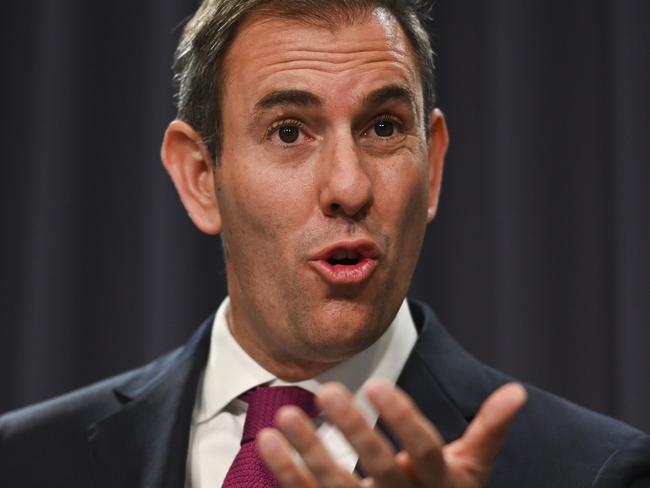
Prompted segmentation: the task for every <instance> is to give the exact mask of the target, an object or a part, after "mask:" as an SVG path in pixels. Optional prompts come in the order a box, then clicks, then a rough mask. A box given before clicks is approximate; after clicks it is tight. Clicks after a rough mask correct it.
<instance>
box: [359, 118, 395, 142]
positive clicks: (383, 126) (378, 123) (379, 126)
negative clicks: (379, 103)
mask: <svg viewBox="0 0 650 488" xmlns="http://www.w3.org/2000/svg"><path fill="white" fill-rule="evenodd" d="M405 130H406V129H405V127H404V124H402V122H401V121H400V119H398V118H397V117H395V116H394V115H390V114H381V115H379V116H378V117H376V118H375V120H374V121H373V122H372V123H371V125H370V126H369V127H368V128H367V129H366V130H365V131H364V132H363V134H362V135H363V136H365V137H368V136H371V137H377V138H379V139H393V138H395V137H398V136H399V135H400V134H404V132H405Z"/></svg>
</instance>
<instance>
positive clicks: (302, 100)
mask: <svg viewBox="0 0 650 488" xmlns="http://www.w3.org/2000/svg"><path fill="white" fill-rule="evenodd" d="M322 104H323V102H322V101H321V99H320V98H318V97H317V96H316V95H314V94H313V93H310V92H308V91H303V90H273V91H271V92H269V93H267V94H266V95H264V96H263V97H262V98H260V99H259V100H258V101H257V103H256V104H255V110H256V111H262V110H270V109H272V108H275V107H278V106H280V107H284V106H287V105H298V106H302V107H310V106H311V107H320V106H321V105H322Z"/></svg>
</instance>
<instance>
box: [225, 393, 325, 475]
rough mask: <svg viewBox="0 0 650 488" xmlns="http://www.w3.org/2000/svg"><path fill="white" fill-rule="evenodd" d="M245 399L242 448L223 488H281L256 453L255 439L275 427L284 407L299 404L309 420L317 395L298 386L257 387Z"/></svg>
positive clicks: (242, 397) (313, 412)
mask: <svg viewBox="0 0 650 488" xmlns="http://www.w3.org/2000/svg"><path fill="white" fill-rule="evenodd" d="M240 398H241V399H242V400H244V401H245V402H248V411H247V412H246V421H245V422H244V433H243V435H242V439H241V448H240V449H239V452H238V453H237V456H236V457H235V460H234V461H233V462H232V464H231V465H230V469H229V470H228V473H226V478H225V479H224V481H223V485H222V488H279V486H280V485H279V484H278V482H277V481H276V479H275V477H274V476H273V475H272V474H271V472H270V471H269V470H268V469H267V468H266V466H264V462H263V461H262V459H261V458H260V457H259V455H258V453H257V448H256V446H255V436H257V433H258V432H259V431H260V430H262V429H264V428H266V427H272V426H273V417H274V416H275V413H276V412H277V411H278V409H279V408H280V407H282V406H283V405H296V406H298V407H300V408H302V409H303V410H304V411H305V413H306V414H307V415H308V416H309V417H314V416H315V415H316V414H317V413H318V412H317V411H316V406H315V405H314V394H313V393H311V392H309V391H307V390H303V389H302V388H299V387H297V386H258V387H257V388H255V389H254V390H250V391H248V392H246V393H244V394H243V395H242V396H241V397H240Z"/></svg>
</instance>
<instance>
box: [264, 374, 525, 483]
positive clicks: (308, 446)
mask: <svg viewBox="0 0 650 488" xmlns="http://www.w3.org/2000/svg"><path fill="white" fill-rule="evenodd" d="M365 390H366V393H367V396H368V399H369V400H370V402H371V403H372V404H373V406H374V407H375V408H376V409H377V411H378V412H379V415H380V417H381V419H382V421H383V422H384V424H385V425H386V426H387V427H388V428H389V429H390V430H391V431H392V432H393V433H394V434H395V435H396V437H397V438H398V439H399V441H400V443H401V445H402V446H403V450H402V451H400V452H399V453H395V452H394V450H393V448H392V447H391V446H390V444H389V443H388V441H387V440H386V439H385V438H384V436H383V435H382V434H381V433H380V432H378V431H377V430H376V429H373V428H372V427H371V426H370V425H368V423H367V422H366V420H365V418H364V417H363V415H362V414H361V412H360V411H359V410H358V408H357V407H356V405H355V404H354V402H353V398H352V395H351V394H350V392H349V391H348V390H347V389H346V388H345V387H344V386H342V385H340V384H338V383H329V384H327V385H324V386H323V388H322V389H321V391H320V392H319V394H318V397H317V398H318V403H319V405H320V407H321V408H322V410H323V413H324V414H325V416H326V417H327V418H328V419H329V421H330V422H331V423H332V424H334V425H335V426H336V427H337V428H338V429H339V430H340V431H341V432H342V433H343V434H344V435H345V437H346V438H347V440H348V442H349V443H350V445H352V447H354V449H355V450H356V451H357V453H358V455H359V462H360V463H361V465H362V466H363V469H364V471H365V472H366V473H367V474H368V476H369V477H368V478H366V479H363V480H362V479H360V478H359V477H357V476H356V475H354V474H353V473H349V472H347V471H346V470H343V469H342V468H340V467H339V466H338V465H337V464H336V462H335V461H334V460H333V459H332V458H331V456H330V455H329V453H328V452H327V450H326V449H325V446H324V445H323V444H322V443H321V441H320V439H319V438H318V436H317V435H316V431H315V429H314V427H313V424H312V423H311V421H310V420H309V419H308V418H307V417H306V415H305V414H304V413H303V412H302V411H301V410H300V409H299V408H297V407H283V408H282V409H281V410H280V411H279V412H278V414H277V417H276V425H277V429H265V430H263V431H262V432H260V434H259V436H258V438H257V442H258V448H259V451H260V455H261V457H262V459H263V460H264V462H265V463H266V464H267V466H268V467H269V469H270V470H271V472H272V473H273V474H274V475H275V477H276V478H277V479H278V481H279V482H280V484H281V485H282V486H283V487H284V488H317V487H368V486H371V487H376V488H384V487H386V488H388V487H390V488H395V487H399V488H402V487H432V488H434V487H435V488H479V487H483V486H485V485H486V483H487V481H488V479H489V476H490V473H491V471H492V467H493V465H494V461H495V459H496V456H497V454H498V452H499V449H500V448H501V445H502V444H503V441H504V440H505V437H506V434H507V431H508V428H509V426H510V424H511V423H512V421H513V419H514V418H515V415H516V414H517V412H518V411H519V410H520V409H521V407H522V406H523V405H524V403H525V402H526V391H525V389H524V388H523V387H522V386H521V385H519V384H516V383H509V384H507V385H504V386H502V387H501V388H499V389H498V390H496V391H495V392H494V393H492V395H490V396H489V397H488V398H487V399H486V400H485V402H484V403H483V405H482V406H481V408H480V410H479V412H478V414H477V415H476V417H475V418H474V420H473V421H472V422H471V423H470V425H469V426H468V428H467V430H466V431H465V433H464V434H463V436H462V437H461V438H460V439H458V440H456V441H454V442H452V443H450V444H447V445H445V444H444V442H443V439H442V437H441V436H440V434H439V433H438V431H437V430H436V429H435V427H434V426H433V425H432V424H431V423H430V422H429V421H428V420H427V419H426V418H425V417H424V415H423V414H422V413H421V412H420V411H419V410H418V408H417V407H416V405H415V404H414V402H413V401H412V400H411V398H410V397H409V396H408V395H406V393H404V392H403V391H401V390H400V389H399V388H394V387H393V386H392V385H390V384H388V383H387V382H385V381H382V380H376V379H373V380H370V381H369V382H368V384H367V385H366V388H365ZM296 452H297V454H298V455H299V456H300V458H302V462H298V460H297V459H296V456H295V453H296Z"/></svg>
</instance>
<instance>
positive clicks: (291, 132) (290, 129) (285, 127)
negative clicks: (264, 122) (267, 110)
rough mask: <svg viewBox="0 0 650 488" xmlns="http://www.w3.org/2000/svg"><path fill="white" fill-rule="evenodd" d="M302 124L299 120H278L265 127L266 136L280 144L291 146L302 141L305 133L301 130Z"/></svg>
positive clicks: (305, 136)
mask: <svg viewBox="0 0 650 488" xmlns="http://www.w3.org/2000/svg"><path fill="white" fill-rule="evenodd" d="M303 126H304V124H303V123H302V122H301V121H299V120H293V119H288V120H287V119H285V120H279V121H277V122H275V123H273V124H271V126H270V127H269V128H268V129H267V131H266V138H267V139H268V140H269V141H271V142H275V143H276V144H280V145H282V146H293V145H297V144H300V143H301V142H303V139H305V138H307V139H308V136H307V134H305V131H304V130H303Z"/></svg>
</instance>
